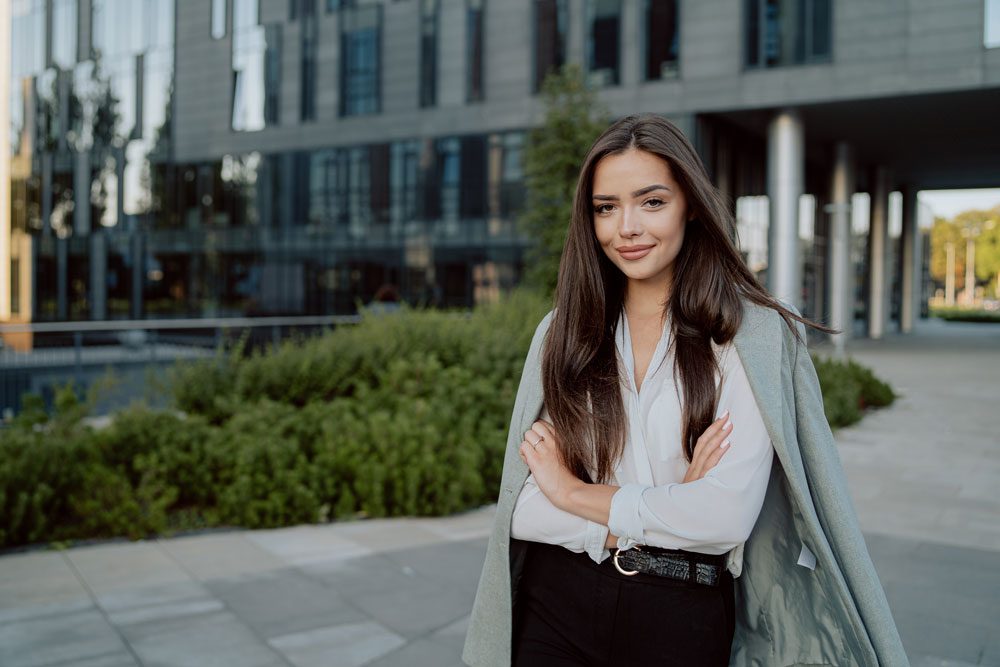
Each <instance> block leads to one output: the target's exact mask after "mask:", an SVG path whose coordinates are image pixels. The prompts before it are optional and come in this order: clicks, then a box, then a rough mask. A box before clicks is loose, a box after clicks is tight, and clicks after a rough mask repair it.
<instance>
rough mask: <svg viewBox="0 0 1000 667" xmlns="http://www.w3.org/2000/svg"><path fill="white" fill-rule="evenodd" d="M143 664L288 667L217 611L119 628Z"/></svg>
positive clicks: (160, 666)
mask: <svg viewBox="0 0 1000 667" xmlns="http://www.w3.org/2000/svg"><path fill="white" fill-rule="evenodd" d="M121 631H122V634H123V635H124V636H125V638H126V640H127V641H128V642H129V644H130V645H131V646H132V649H133V650H134V651H135V652H136V654H137V655H138V656H139V659H140V660H141V661H142V663H143V664H144V665H149V666H152V665H156V666H157V667H174V666H177V667H180V666H182V665H184V666H193V665H197V666H198V667H229V666H230V665H239V666H240V667H288V664H287V662H286V661H285V660H283V659H282V657H281V656H280V655H278V654H277V653H276V652H275V651H274V650H273V649H272V648H271V647H270V646H268V645H267V644H266V643H265V642H264V641H263V640H262V639H261V638H259V637H257V636H256V635H255V634H254V633H253V632H252V631H251V630H250V629H249V628H248V627H247V626H246V625H244V624H243V623H241V622H240V621H239V619H238V618H236V616H235V615H233V614H232V613H230V612H228V611H220V612H215V613H210V614H199V615H197V616H186V617H181V618H172V619H166V620H164V619H157V620H155V621H150V622H146V623H136V624H133V625H127V626H123V627H122V628H121Z"/></svg>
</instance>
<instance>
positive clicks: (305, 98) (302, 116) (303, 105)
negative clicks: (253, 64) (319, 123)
mask: <svg viewBox="0 0 1000 667" xmlns="http://www.w3.org/2000/svg"><path fill="white" fill-rule="evenodd" d="M315 9H316V2H315V0H307V1H306V2H305V4H304V5H303V6H302V10H303V13H302V38H301V52H302V62H301V65H300V68H299V120H303V121H307V120H315V118H316V48H317V44H318V41H319V39H318V35H317V29H318V26H317V24H316V16H315Z"/></svg>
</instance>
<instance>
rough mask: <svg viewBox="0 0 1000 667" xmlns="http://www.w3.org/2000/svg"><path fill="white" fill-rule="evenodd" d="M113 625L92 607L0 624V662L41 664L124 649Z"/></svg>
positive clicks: (24, 666) (22, 666) (23, 666)
mask: <svg viewBox="0 0 1000 667" xmlns="http://www.w3.org/2000/svg"><path fill="white" fill-rule="evenodd" d="M124 648H125V647H124V644H123V643H122V641H121V638H120V637H119V636H118V633H117V632H115V629H114V628H112V627H111V626H110V625H109V624H108V622H107V621H105V620H104V616H103V615H101V613H100V612H99V611H97V610H95V609H90V610H85V611H74V612H70V613H67V614H60V615H57V616H46V617H44V618H36V619H30V620H24V621H15V622H12V623H6V624H4V625H2V626H0V665H3V666H4V667H41V666H42V665H49V664H52V663H59V662H65V663H69V662H70V661H76V660H83V659H89V658H95V657H98V656H105V655H109V654H114V653H116V652H120V651H122V650H124Z"/></svg>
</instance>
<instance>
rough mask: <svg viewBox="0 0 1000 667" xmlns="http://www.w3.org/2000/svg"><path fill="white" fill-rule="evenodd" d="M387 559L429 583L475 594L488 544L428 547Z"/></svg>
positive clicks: (480, 541) (391, 553)
mask: <svg viewBox="0 0 1000 667" xmlns="http://www.w3.org/2000/svg"><path fill="white" fill-rule="evenodd" d="M384 555H385V556H386V557H387V558H389V559H390V560H392V561H394V562H396V563H398V564H399V565H400V566H401V567H404V568H410V569H411V570H413V571H414V572H416V574H417V575H419V576H421V577H424V578H426V579H428V580H430V581H435V582H438V583H440V584H442V585H445V586H458V587H461V588H465V589H468V590H471V591H472V592H475V590H476V587H477V586H478V585H479V575H480V573H481V572H482V569H483V560H484V559H485V558H486V540H485V539H477V540H472V541H468V542H445V543H437V544H429V545H423V546H417V547H413V548H410V549H398V550H396V551H389V552H386V553H385V554H384Z"/></svg>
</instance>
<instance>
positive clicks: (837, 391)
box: [812, 355, 896, 427]
mask: <svg viewBox="0 0 1000 667" xmlns="http://www.w3.org/2000/svg"><path fill="white" fill-rule="evenodd" d="M812 359H813V364H814V365H815V367H816V375H817V376H818V377H819V383H820V388H821V389H822V390H823V408H824V410H825V412H826V418H827V420H828V421H829V422H830V425H831V426H834V427H839V426H848V425H850V424H853V423H855V422H857V421H859V420H860V419H861V416H862V411H863V410H864V409H865V408H867V407H884V406H887V405H889V404H891V403H892V402H893V401H894V400H896V395H895V393H894V392H893V391H892V388H891V387H890V386H889V385H888V384H886V383H885V382H883V381H882V380H879V379H878V378H876V377H875V375H874V373H872V371H871V369H869V368H868V367H866V366H862V365H861V364H859V363H857V362H856V361H854V360H853V359H848V360H846V361H838V360H835V359H821V358H819V357H818V356H816V355H813V356H812Z"/></svg>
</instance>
